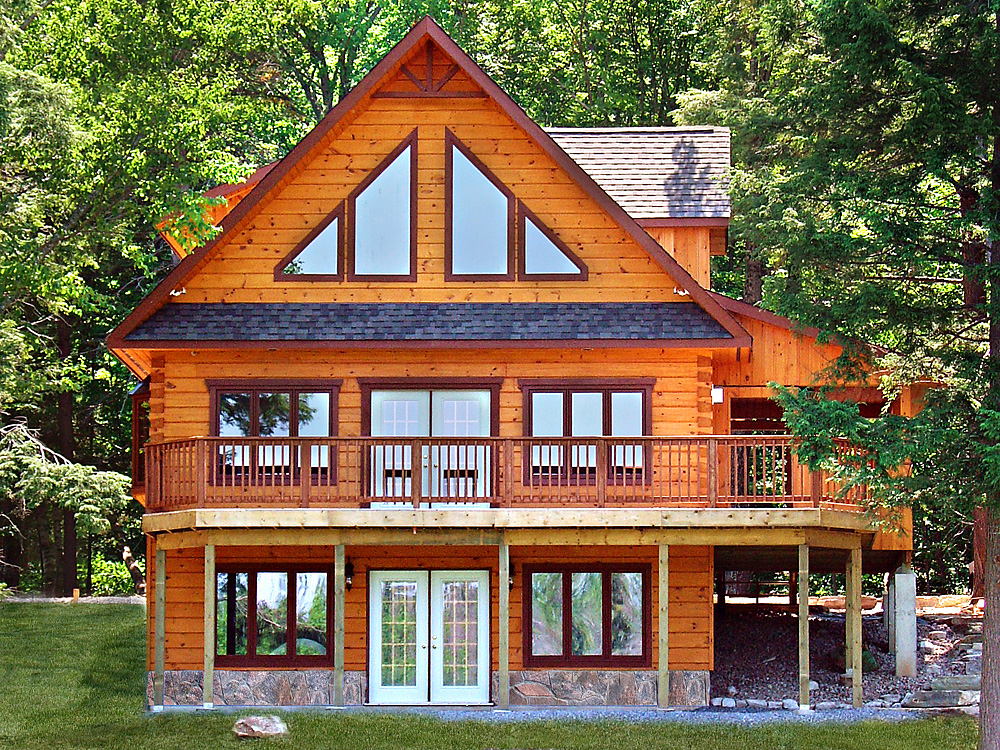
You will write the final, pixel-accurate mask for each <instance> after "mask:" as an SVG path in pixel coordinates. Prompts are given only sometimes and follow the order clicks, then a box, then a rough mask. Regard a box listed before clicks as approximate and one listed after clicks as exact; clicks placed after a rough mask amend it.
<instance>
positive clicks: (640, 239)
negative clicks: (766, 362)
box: [107, 16, 750, 353]
mask: <svg viewBox="0 0 1000 750" xmlns="http://www.w3.org/2000/svg"><path fill="white" fill-rule="evenodd" d="M427 41H432V42H433V43H434V44H436V45H437V46H438V47H439V48H440V49H441V50H442V51H443V52H444V53H445V54H446V55H448V56H449V57H451V58H452V60H454V62H455V65H456V66H457V67H458V68H459V69H461V70H462V71H463V72H464V73H465V74H467V75H468V76H469V78H470V79H472V81H473V82H474V83H475V84H476V85H478V86H479V87H480V88H481V89H482V90H483V91H484V92H485V94H486V96H487V97H489V98H491V99H492V100H493V101H494V102H495V103H496V104H497V105H498V106H499V108H500V109H501V110H502V111H503V112H504V113H505V114H507V115H508V116H509V117H510V118H511V119H512V120H513V121H514V122H515V123H517V124H518V125H519V126H520V127H521V128H522V129H523V130H524V131H525V133H526V134H527V135H528V137H530V138H531V139H532V140H534V141H535V143H536V144H537V145H538V146H539V147H540V148H541V149H542V150H543V151H544V152H545V153H546V154H547V155H548V156H550V157H551V158H552V159H553V160H554V161H555V162H556V163H557V164H559V165H560V167H562V168H563V169H564V170H565V171H566V172H567V173H568V174H569V175H570V177H572V178H573V179H574V180H575V181H576V182H577V184H579V185H580V187H581V188H583V190H584V191H585V192H586V193H588V194H589V195H590V196H591V197H592V198H593V199H594V200H595V201H596V202H597V203H598V204H599V205H601V207H602V208H604V210H605V211H607V213H608V214H609V215H610V216H611V218H612V219H614V220H615V222H616V223H617V224H618V225H619V226H621V227H622V229H624V230H625V232H626V233H627V234H628V235H630V236H631V237H632V239H633V240H635V241H636V243H637V244H639V245H640V246H641V247H642V248H643V249H644V250H646V252H648V253H649V255H650V256H651V257H652V258H653V259H654V260H655V261H656V262H657V263H658V264H659V265H660V266H661V267H662V268H663V269H664V270H665V271H666V272H667V273H668V274H669V275H670V276H671V277H672V278H673V279H674V280H675V281H676V282H677V284H678V285H680V286H682V287H683V288H684V289H686V290H687V291H688V293H689V294H690V295H691V299H692V300H693V301H694V302H696V303H697V304H698V305H700V306H701V307H702V308H703V309H704V310H705V311H706V312H707V313H708V314H709V315H710V316H711V317H712V318H713V319H714V320H716V321H717V322H718V323H719V324H720V325H721V326H722V328H723V329H724V330H725V331H726V332H727V334H728V336H730V337H731V339H730V343H729V344H728V345H729V346H732V347H736V346H747V345H749V343H750V336H749V334H748V333H747V332H746V331H745V330H744V329H743V327H742V326H740V324H739V323H738V322H737V321H736V320H735V319H734V318H733V317H732V316H731V315H729V313H727V312H726V311H725V310H724V309H723V308H722V307H721V306H720V305H719V304H718V302H716V301H715V299H713V298H712V296H711V295H710V294H709V292H708V291H706V290H705V289H704V288H702V287H701V286H700V285H699V284H698V283H697V282H696V281H695V280H694V279H693V278H692V277H691V275H690V274H689V273H688V272H687V271H686V270H685V269H684V268H683V267H682V266H681V265H680V264H679V263H678V262H677V261H676V260H674V259H673V258H672V257H671V256H670V255H669V253H667V252H666V250H664V249H663V248H662V247H660V245H659V244H657V242H656V241H655V240H654V239H653V238H652V237H650V236H649V235H648V234H647V233H646V232H645V231H644V230H643V229H642V227H641V226H639V224H638V223H636V221H635V220H634V219H633V218H632V217H630V216H629V215H628V214H627V213H626V212H625V210H624V209H623V208H622V207H621V206H619V205H618V204H617V203H616V202H615V201H614V200H613V199H612V198H611V197H610V196H609V195H608V194H607V193H606V192H605V191H604V190H603V189H602V188H601V187H600V186H599V185H598V184H597V183H596V182H595V181H594V179H593V178H592V177H590V175H588V174H587V173H586V172H585V171H584V170H583V169H582V168H581V167H580V165H578V164H577V163H576V162H575V161H573V159H572V158H571V157H570V156H569V155H567V153H566V152H565V151H564V150H563V149H562V148H560V147H559V145H558V144H557V143H556V142H555V141H554V140H553V139H552V137H551V136H550V135H548V134H547V133H546V132H545V130H544V129H543V128H542V127H541V126H539V125H538V124H537V123H535V122H534V121H533V120H532V119H531V118H530V117H529V116H528V115H527V114H526V113H525V112H524V110H522V109H521V108H520V107H519V106H518V105H517V103H516V102H515V101H514V100H513V99H511V97H510V96H509V95H508V94H506V93H505V92H504V91H503V90H502V89H501V88H500V87H499V86H498V85H497V84H496V82H494V81H493V79H491V78H490V77H489V76H488V75H487V74H486V72H485V71H483V70H482V68H480V67H479V66H478V65H476V63H475V62H474V61H473V60H472V58H470V57H469V56H468V55H467V54H466V53H465V52H463V51H462V49H461V48H460V47H459V46H458V45H457V44H456V43H455V42H454V41H453V40H452V39H451V37H449V36H448V35H447V34H446V33H445V31H444V30H443V29H442V28H441V27H440V26H439V25H438V24H437V23H436V22H435V21H434V20H433V19H432V18H430V16H425V17H424V18H423V19H422V20H421V21H420V22H418V23H417V24H416V25H415V26H414V27H413V28H412V29H411V30H410V32H409V33H408V34H407V35H406V36H405V37H404V38H403V39H402V40H401V41H400V42H399V43H398V44H397V45H396V46H395V47H393V48H392V50H390V52H389V53H388V54H387V55H386V56H385V57H384V58H382V60H381V61H379V62H378V64H376V65H375V67H374V68H372V70H371V71H369V73H368V74H367V75H366V76H365V77H364V78H363V79H362V80H361V82H360V83H359V84H358V85H357V86H355V87H354V88H353V89H352V90H351V91H350V92H348V94H347V95H346V96H345V97H344V98H343V99H341V100H340V102H339V103H338V104H337V105H336V106H335V107H333V109H331V110H330V112H329V113H327V115H326V117H324V118H323V119H322V120H321V121H320V123H319V124H318V125H317V126H316V127H315V128H313V129H312V130H311V131H310V132H309V133H308V134H307V135H306V137H305V138H303V139H302V140H301V141H300V142H299V143H298V145H296V146H295V148H293V149H292V150H291V151H290V152H289V153H288V155H287V156H285V158H283V159H282V160H281V161H279V162H278V163H277V164H276V165H275V166H274V167H273V168H271V169H270V170H268V171H267V172H266V174H264V176H263V177H262V178H261V179H260V181H259V182H257V184H256V185H255V186H254V187H253V189H252V190H251V191H250V193H249V195H247V197H246V198H244V199H243V200H241V201H240V202H239V203H238V204H237V205H236V207H235V208H234V209H233V210H232V211H231V212H230V213H228V214H227V215H226V216H225V218H224V219H223V220H222V227H221V231H220V233H219V234H218V235H217V236H216V237H215V238H214V239H213V240H211V241H210V242H208V243H206V244H205V245H203V246H202V247H201V248H199V249H198V250H196V251H194V252H193V253H191V254H190V255H188V256H187V257H185V258H184V259H183V260H182V261H181V262H180V263H179V264H178V265H177V266H175V267H174V269H173V270H172V271H171V272H170V273H169V274H168V275H167V277H166V278H165V279H163V281H161V282H160V283H159V284H158V285H157V286H156V287H155V288H154V289H153V291H152V292H150V294H149V295H148V296H147V297H146V298H145V299H144V300H143V301H142V303H140V305H139V306H138V307H137V308H136V309H135V310H133V311H132V313H131V314H130V315H128V316H127V317H126V318H125V320H124V321H122V323H121V324H120V325H118V327H116V328H115V329H114V330H113V331H112V332H111V334H110V335H109V336H108V339H107V345H108V346H109V348H111V350H112V351H114V352H116V353H118V352H119V351H120V350H122V349H124V348H126V347H127V346H128V345H127V342H126V336H127V335H128V334H129V333H130V332H132V331H133V330H134V329H135V328H136V327H137V326H139V324H141V323H142V322H143V321H144V320H145V319H146V318H148V317H149V316H150V315H151V314H152V313H154V312H155V311H156V310H158V309H159V308H160V307H161V306H163V305H164V304H166V303H167V302H168V301H169V298H170V293H171V292H172V291H174V290H175V289H178V288H179V287H181V286H183V284H184V282H185V281H186V280H187V279H188V278H190V277H191V276H192V275H193V274H194V273H195V272H196V271H197V270H198V268H200V267H201V265H202V264H203V263H204V262H205V261H206V259H207V258H208V257H209V256H210V255H211V254H212V252H213V251H214V250H215V249H216V248H217V247H220V246H221V245H223V244H224V243H225V242H226V241H228V240H229V238H230V237H232V236H234V235H235V234H236V233H237V232H238V231H239V230H240V229H241V228H242V227H243V226H244V225H245V224H246V223H248V222H249V221H250V220H251V219H252V218H253V217H254V216H255V215H256V211H257V207H258V205H259V204H261V203H262V202H263V201H264V200H265V199H266V198H267V196H268V195H270V194H271V193H272V191H274V190H275V189H276V188H279V187H280V186H281V184H282V181H283V180H284V179H285V178H286V177H288V176H289V175H290V173H292V172H293V170H294V169H295V167H296V166H297V165H298V164H299V163H300V162H303V161H304V160H306V159H307V158H308V157H309V156H310V154H311V153H312V152H313V150H314V149H317V148H319V147H321V146H322V144H323V142H324V139H325V137H326V136H327V135H328V134H329V133H330V132H331V131H332V130H333V129H334V128H335V127H336V126H337V125H338V124H339V123H340V122H341V120H343V119H344V118H345V117H346V116H347V115H348V114H349V113H350V112H352V111H353V109H354V108H355V107H357V106H358V105H359V104H361V103H362V102H364V101H366V100H367V98H369V97H370V96H371V95H372V94H373V93H374V90H375V88H376V87H377V86H378V84H379V83H380V82H381V81H382V80H383V79H385V78H386V77H387V76H388V75H389V74H390V73H392V72H394V71H396V70H398V69H399V68H400V67H401V66H402V64H403V62H404V61H405V60H406V59H407V58H408V56H409V55H410V54H411V53H413V52H414V51H415V50H417V49H418V48H419V46H420V45H421V44H424V43H425V42H427Z"/></svg>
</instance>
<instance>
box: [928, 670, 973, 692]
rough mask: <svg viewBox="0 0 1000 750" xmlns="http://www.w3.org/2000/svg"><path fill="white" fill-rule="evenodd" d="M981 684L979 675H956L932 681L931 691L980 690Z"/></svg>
mask: <svg viewBox="0 0 1000 750" xmlns="http://www.w3.org/2000/svg"><path fill="white" fill-rule="evenodd" d="M981 683H982V677H981V676H979V675H977V674H956V675H950V676H948V677H938V678H937V679H936V680H931V690H979V689H980V685H981Z"/></svg>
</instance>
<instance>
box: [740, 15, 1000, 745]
mask: <svg viewBox="0 0 1000 750" xmlns="http://www.w3.org/2000/svg"><path fill="white" fill-rule="evenodd" d="M802 12H803V18H804V19H805V20H806V22H807V24H808V30H809V33H807V34H804V35H802V36H800V37H799V43H798V44H799V46H798V47H797V48H796V49H793V50H792V52H793V53H792V54H791V55H789V56H787V57H786V58H785V60H784V61H783V65H784V67H783V68H782V69H781V70H779V71H777V72H776V74H775V75H774V76H773V77H772V80H771V82H770V85H769V91H768V93H767V96H766V99H767V102H768V105H769V106H768V109H767V111H768V117H767V118H765V119H763V120H761V121H757V122H751V126H750V132H751V133H752V132H755V129H758V128H759V130H756V132H759V133H761V134H762V135H764V136H766V137H767V138H769V139H771V140H772V142H773V147H772V148H773V151H774V153H775V154H776V155H777V156H778V157H779V158H777V159H776V160H775V161H774V162H773V163H772V165H771V167H770V169H769V170H768V171H767V173H763V174H759V175H757V177H758V179H757V180H756V181H755V182H752V183H742V184H741V183H739V182H737V184H736V190H737V192H738V193H740V198H738V199H745V198H747V197H749V198H752V199H755V200H757V201H758V203H759V205H760V206H761V208H762V210H759V211H757V212H756V213H755V214H754V215H753V216H752V218H751V222H752V223H753V225H754V231H756V232H757V233H759V235H760V236H762V237H766V238H768V241H769V242H771V243H772V246H773V247H774V249H775V250H774V258H775V260H776V261H777V263H776V268H775V272H774V273H773V274H772V275H771V276H770V277H769V278H768V280H767V282H766V283H765V285H764V297H765V301H766V302H768V303H769V305H770V306H771V307H773V308H774V309H777V310H778V311H780V312H783V313H785V314H788V315H790V316H791V317H793V318H795V319H796V320H798V321H800V322H802V323H803V324H806V325H815V326H817V327H819V328H820V329H821V330H823V331H825V332H827V334H828V335H830V336H836V337H837V339H838V340H839V341H840V342H842V343H844V344H845V349H844V356H843V357H842V358H841V360H840V361H839V362H838V363H837V366H836V368H835V369H834V370H833V371H832V374H833V375H834V376H835V377H836V378H838V379H840V380H841V381H843V382H856V381H857V380H858V379H860V378H862V377H863V375H862V373H863V372H864V371H865V369H867V368H871V367H872V366H873V365H874V366H876V367H877V368H878V369H879V370H880V371H882V372H887V373H891V375H887V376H885V377H884V378H883V380H882V384H881V385H882V387H883V390H884V391H885V392H886V393H887V394H888V395H889V396H893V395H895V394H896V393H898V392H899V391H900V390H901V389H902V388H904V387H907V386H909V385H911V384H914V383H921V382H922V383H925V384H927V383H929V384H932V385H933V386H934V387H933V388H931V389H930V390H929V391H928V393H927V396H926V397H925V399H924V408H923V410H922V411H921V412H920V413H919V414H917V415H915V416H913V417H904V416H901V415H897V414H892V413H890V411H889V410H888V409H887V410H886V411H885V412H884V413H883V414H882V415H881V416H880V417H879V418H878V419H875V420H870V421H869V420H865V419H862V418H861V417H860V416H859V414H858V411H857V408H856V407H855V406H854V405H852V404H850V403H841V402H836V401H831V400H828V399H826V398H824V395H825V394H824V393H823V392H822V390H817V389H805V390H803V391H788V390H785V391H782V392H781V393H780V394H779V398H780V400H781V402H782V404H783V406H784V407H785V412H786V420H787V422H788V424H789V427H790V428H791V430H792V431H793V432H794V433H795V434H796V435H798V436H799V437H800V439H801V447H800V454H801V455H802V456H803V458H804V459H806V460H807V461H808V462H809V463H810V464H812V465H814V466H815V465H816V464H821V463H822V464H825V465H827V466H830V467H831V468H833V469H834V470H836V471H837V472H839V474H840V475H841V476H842V477H843V478H845V479H847V480H848V481H850V482H853V483H865V484H868V485H870V486H872V487H873V488H874V489H875V491H876V497H877V500H878V503H879V504H880V505H881V506H884V507H889V508H892V507H898V506H900V505H903V504H910V503H918V504H921V505H924V506H927V507H935V506H936V507H940V508H948V509H950V510H952V511H957V512H959V513H961V514H963V515H964V516H965V517H966V518H971V517H972V510H973V508H974V507H977V506H980V505H982V506H984V507H985V508H986V515H987V523H986V526H987V555H986V559H987V564H986V571H985V582H986V594H985V595H986V621H985V626H984V662H983V691H982V704H981V719H980V747H981V748H983V749H984V750H986V749H988V750H996V748H1000V577H998V574H1000V570H998V565H997V564H996V561H997V560H998V559H1000V448H998V445H997V441H998V437H1000V254H997V253H994V252H992V247H993V242H995V240H996V238H997V237H998V231H1000V4H998V3H996V2H993V3H987V2H973V3H968V2H955V1H948V0H946V1H944V2H926V1H924V0H916V1H915V2H900V1H898V0H881V1H869V0H849V1H848V2H846V3H844V2H832V0H815V1H814V2H809V3H805V4H804V6H803V8H802ZM870 344H877V345H878V347H879V348H873V347H871V346H870ZM890 400H891V399H890ZM831 435H842V436H845V437H847V438H849V439H850V440H851V441H852V442H854V443H855V444H857V445H858V446H861V447H862V448H864V449H865V450H864V451H863V453H862V455H861V457H859V458H858V459H856V460H847V461H842V462H840V463H839V464H838V463H837V462H836V460H835V459H834V458H833V450H832V439H831ZM900 467H903V471H902V472H901V470H900Z"/></svg>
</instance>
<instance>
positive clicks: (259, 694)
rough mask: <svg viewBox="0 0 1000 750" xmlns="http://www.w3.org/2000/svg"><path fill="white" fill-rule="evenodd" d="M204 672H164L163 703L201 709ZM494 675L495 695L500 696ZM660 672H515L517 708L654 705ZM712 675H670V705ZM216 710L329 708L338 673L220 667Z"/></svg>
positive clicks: (700, 694) (693, 696) (356, 693)
mask: <svg viewBox="0 0 1000 750" xmlns="http://www.w3.org/2000/svg"><path fill="white" fill-rule="evenodd" d="M201 682H202V673H201V670H198V669H184V670H172V671H168V672H166V673H165V674H164V678H163V702H164V705H167V706H200V705H202V704H203V702H204V701H203V699H202V689H201V687H202V686H201ZM497 685H498V677H497V673H496V672H494V673H493V686H492V691H491V693H492V695H494V696H495V695H496V693H497ZM656 688H657V685H656V672H653V671H634V670H597V669H546V670H534V671H521V672H511V673H510V704H511V705H512V706H655V705H656V702H657V701H656ZM709 690H710V688H709V673H708V672H707V671H676V672H671V673H670V705H671V706H687V707H695V706H705V705H708V700H709ZM213 692H214V693H215V695H214V700H213V701H212V702H213V704H214V705H217V706H330V705H333V670H329V669H308V670H306V669H303V670H236V669H217V670H215V675H214V680H213ZM367 692H368V676H367V675H366V674H365V673H364V672H357V671H348V672H345V673H344V704H345V705H347V706H360V705H362V704H364V702H365V698H366V696H367ZM146 698H147V700H148V702H149V704H150V705H152V703H153V673H152V672H150V673H149V674H148V679H147V685H146Z"/></svg>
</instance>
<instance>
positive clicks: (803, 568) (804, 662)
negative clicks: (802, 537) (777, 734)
mask: <svg viewBox="0 0 1000 750" xmlns="http://www.w3.org/2000/svg"><path fill="white" fill-rule="evenodd" d="M798 575H799V706H801V707H806V706H808V705H809V678H810V673H809V545H808V544H800V545H799V574H798Z"/></svg>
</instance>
